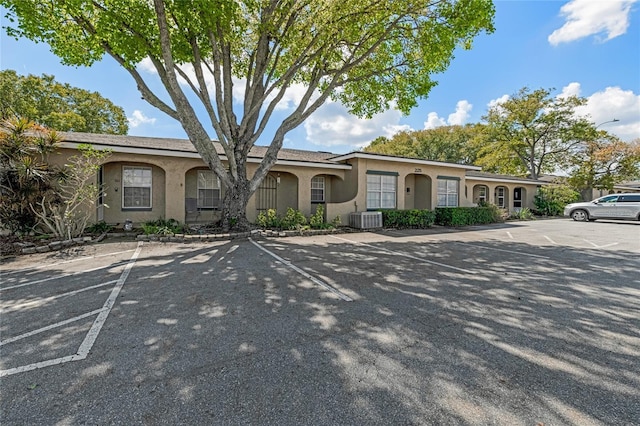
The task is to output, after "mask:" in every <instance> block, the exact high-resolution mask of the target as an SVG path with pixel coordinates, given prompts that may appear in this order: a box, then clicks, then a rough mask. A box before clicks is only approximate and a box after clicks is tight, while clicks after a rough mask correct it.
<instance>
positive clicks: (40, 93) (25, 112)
mask: <svg viewBox="0 0 640 426" xmlns="http://www.w3.org/2000/svg"><path fill="white" fill-rule="evenodd" d="M0 115H1V116H2V118H9V117H12V116H17V117H24V118H26V119H28V120H31V121H34V122H36V123H38V124H40V125H43V126H46V127H48V128H50V129H53V130H58V131H64V132H66V131H72V132H87V133H109V134H118V135H124V134H126V133H127V131H128V130H129V126H128V123H127V117H126V115H125V113H124V110H123V109H122V108H121V107H119V106H116V105H114V104H113V103H112V102H111V101H110V100H108V99H105V98H103V97H102V96H101V95H100V94H99V93H97V92H90V91H88V90H84V89H80V88H77V87H72V86H70V85H69V84H62V83H58V82H57V81H55V80H54V77H53V76H52V75H46V74H43V75H42V77H37V76H34V75H31V74H30V75H28V76H21V75H18V74H17V73H16V72H15V71H13V70H4V71H0Z"/></svg>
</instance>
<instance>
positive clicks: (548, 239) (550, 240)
mask: <svg viewBox="0 0 640 426" xmlns="http://www.w3.org/2000/svg"><path fill="white" fill-rule="evenodd" d="M543 237H544V238H545V239H546V240H547V241H549V242H550V243H551V244H555V245H558V243H556V242H555V241H553V240H552V239H551V238H549V237H547V236H546V235H543Z"/></svg>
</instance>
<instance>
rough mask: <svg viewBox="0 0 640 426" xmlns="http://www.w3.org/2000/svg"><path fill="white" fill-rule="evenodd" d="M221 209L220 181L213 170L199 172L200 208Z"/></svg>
mask: <svg viewBox="0 0 640 426" xmlns="http://www.w3.org/2000/svg"><path fill="white" fill-rule="evenodd" d="M219 207H220V180H219V179H218V176H216V175H215V174H214V173H213V172H212V171H211V170H198V208H199V209H217V208H219Z"/></svg>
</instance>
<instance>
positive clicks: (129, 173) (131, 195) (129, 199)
mask: <svg viewBox="0 0 640 426" xmlns="http://www.w3.org/2000/svg"><path fill="white" fill-rule="evenodd" d="M152 184H153V179H152V172H151V167H127V166H125V167H123V168H122V208H123V209H150V208H151V188H152Z"/></svg>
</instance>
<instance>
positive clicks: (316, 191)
mask: <svg viewBox="0 0 640 426" xmlns="http://www.w3.org/2000/svg"><path fill="white" fill-rule="evenodd" d="M324 201H325V200H324V176H316V177H314V178H313V179H311V202H312V203H324Z"/></svg>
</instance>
